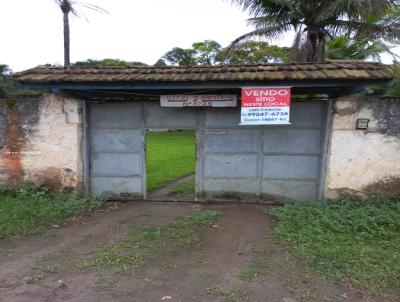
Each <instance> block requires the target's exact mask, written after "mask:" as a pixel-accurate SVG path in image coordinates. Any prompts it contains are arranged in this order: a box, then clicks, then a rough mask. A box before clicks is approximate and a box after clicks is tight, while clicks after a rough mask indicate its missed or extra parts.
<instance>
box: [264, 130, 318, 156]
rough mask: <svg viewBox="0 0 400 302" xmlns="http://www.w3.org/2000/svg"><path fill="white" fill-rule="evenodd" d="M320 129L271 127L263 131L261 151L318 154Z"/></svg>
mask: <svg viewBox="0 0 400 302" xmlns="http://www.w3.org/2000/svg"><path fill="white" fill-rule="evenodd" d="M320 150H321V131H320V129H291V128H273V129H272V128H271V129H268V130H267V129H264V131H263V152H264V153H273V154H282V153H283V154H319V153H320Z"/></svg>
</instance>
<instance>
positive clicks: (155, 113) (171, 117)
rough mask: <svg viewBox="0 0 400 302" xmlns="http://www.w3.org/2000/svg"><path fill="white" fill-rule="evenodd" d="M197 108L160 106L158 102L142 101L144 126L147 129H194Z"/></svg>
mask: <svg viewBox="0 0 400 302" xmlns="http://www.w3.org/2000/svg"><path fill="white" fill-rule="evenodd" d="M197 124H198V109H196V108H188V107H186V108H173V107H160V103H144V127H145V128H147V129H156V128H161V129H196V128H197Z"/></svg>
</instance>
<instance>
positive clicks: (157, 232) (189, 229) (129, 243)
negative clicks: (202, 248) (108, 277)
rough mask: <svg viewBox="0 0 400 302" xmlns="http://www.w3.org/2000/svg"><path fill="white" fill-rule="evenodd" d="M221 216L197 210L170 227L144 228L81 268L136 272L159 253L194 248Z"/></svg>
mask: <svg viewBox="0 0 400 302" xmlns="http://www.w3.org/2000/svg"><path fill="white" fill-rule="evenodd" d="M218 215H219V213H218V212H216V211H196V212H193V213H192V214H190V215H187V216H183V217H179V218H178V219H177V221H176V222H175V223H173V224H171V225H168V226H162V227H146V228H143V229H141V230H140V231H139V232H137V233H136V234H135V235H133V236H130V237H128V238H126V239H124V240H122V241H119V242H117V243H114V244H111V245H106V246H104V247H103V248H101V249H100V250H99V251H98V252H97V253H96V255H94V256H93V257H91V258H89V259H87V260H85V261H82V262H81V263H80V266H81V267H90V266H99V267H105V268H113V269H116V270H118V271H119V272H124V273H128V272H135V271H136V270H137V269H138V268H139V267H140V266H141V265H142V264H144V263H146V262H148V261H150V260H151V259H153V258H154V254H155V253H156V252H159V251H164V252H173V251H175V250H176V249H180V248H189V247H190V246H192V245H193V244H194V243H195V242H197V241H198V240H199V238H198V233H199V231H200V229H201V227H203V226H205V225H208V224H210V223H211V222H212V221H213V220H215V219H216V218H217V216H218Z"/></svg>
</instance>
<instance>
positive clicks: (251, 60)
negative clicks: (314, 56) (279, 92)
mask: <svg viewBox="0 0 400 302" xmlns="http://www.w3.org/2000/svg"><path fill="white" fill-rule="evenodd" d="M226 51H227V50H224V51H223V52H222V54H223V55H224V56H225V54H226ZM289 51H290V48H288V47H279V46H276V45H269V44H268V43H267V42H263V41H245V42H243V43H240V44H238V45H236V46H235V47H234V48H233V49H232V50H231V51H230V53H229V56H228V57H227V58H224V59H223V60H224V63H226V64H265V63H285V62H288V60H289Z"/></svg>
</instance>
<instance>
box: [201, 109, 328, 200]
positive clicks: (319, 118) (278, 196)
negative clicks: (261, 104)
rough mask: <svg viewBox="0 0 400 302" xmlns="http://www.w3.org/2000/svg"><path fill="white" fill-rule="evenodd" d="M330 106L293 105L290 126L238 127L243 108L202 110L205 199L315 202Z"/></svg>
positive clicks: (203, 191) (202, 187)
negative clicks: (310, 200) (309, 200)
mask: <svg viewBox="0 0 400 302" xmlns="http://www.w3.org/2000/svg"><path fill="white" fill-rule="evenodd" d="M326 108H327V106H326V103H324V102H322V101H308V102H293V103H292V105H291V125H285V126H276V125H271V126H240V125H239V122H240V108H232V109H227V108H221V109H219V108H218V109H217V108H212V109H207V110H205V112H204V118H203V120H204V122H203V123H204V124H203V133H204V134H203V136H202V140H203V142H202V144H203V153H204V154H203V155H202V156H203V158H202V160H203V162H204V168H203V175H202V178H204V181H203V182H202V183H200V185H201V186H200V185H199V186H198V187H199V190H200V191H202V196H203V198H204V199H206V200H207V199H216V200H241V201H261V200H283V201H285V200H305V199H316V198H317V197H318V188H319V185H320V179H321V169H322V167H321V165H322V145H323V142H324V139H323V135H324V134H325V131H324V127H325V123H324V120H325V114H326Z"/></svg>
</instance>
